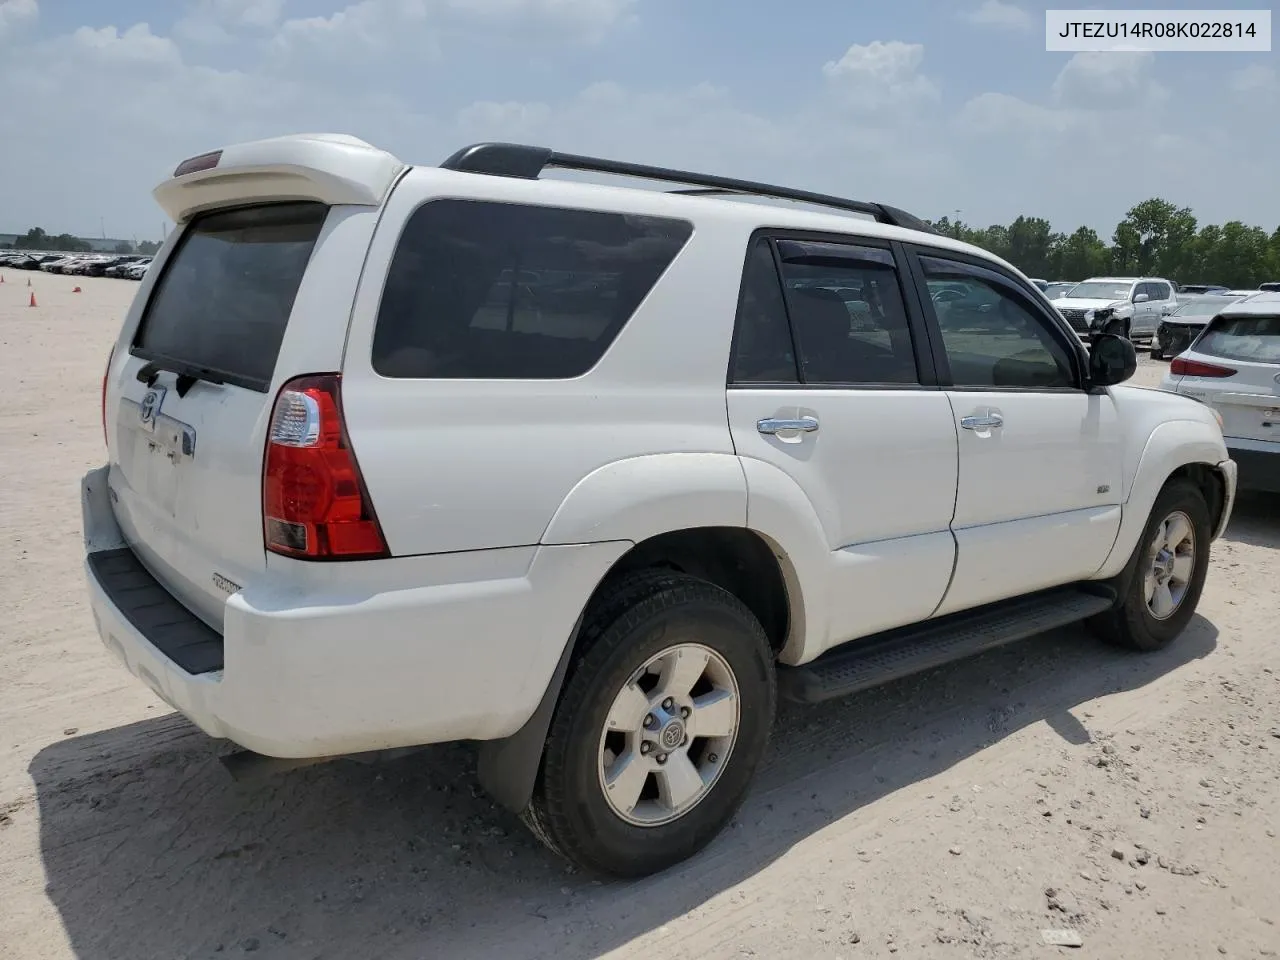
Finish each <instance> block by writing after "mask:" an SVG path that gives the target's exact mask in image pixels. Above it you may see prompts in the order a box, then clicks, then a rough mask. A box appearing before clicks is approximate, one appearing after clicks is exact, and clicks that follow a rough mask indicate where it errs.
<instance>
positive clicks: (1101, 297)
mask: <svg viewBox="0 0 1280 960" xmlns="http://www.w3.org/2000/svg"><path fill="white" fill-rule="evenodd" d="M1053 305H1054V306H1055V307H1057V308H1058V311H1059V312H1060V313H1061V314H1062V315H1063V316H1064V317H1065V318H1066V320H1067V322H1068V323H1069V324H1071V328H1072V329H1073V330H1075V331H1076V332H1077V333H1079V334H1081V335H1086V334H1089V333H1093V332H1096V331H1102V332H1104V333H1114V334H1118V335H1120V336H1123V337H1133V338H1134V339H1135V340H1137V339H1142V340H1149V339H1151V338H1152V337H1154V336H1155V332H1156V328H1157V327H1159V326H1160V321H1161V320H1163V319H1164V318H1165V317H1167V316H1168V315H1169V314H1171V313H1173V311H1174V310H1176V309H1178V295H1177V293H1176V292H1175V289H1174V286H1173V284H1172V283H1170V282H1169V281H1168V280H1162V279H1160V278H1159V277H1091V278H1090V279H1088V280H1083V281H1081V282H1080V283H1077V284H1076V285H1075V286H1074V287H1072V288H1071V289H1070V290H1068V291H1067V292H1066V294H1064V295H1063V296H1062V297H1060V298H1058V299H1057V300H1054V301H1053Z"/></svg>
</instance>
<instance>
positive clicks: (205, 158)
mask: <svg viewBox="0 0 1280 960" xmlns="http://www.w3.org/2000/svg"><path fill="white" fill-rule="evenodd" d="M221 159H222V151H221V150H211V151H209V152H208V153H202V154H200V156H198V157H188V158H187V159H186V160H183V161H182V162H181V163H180V164H178V166H177V167H176V168H175V169H174V171H173V175H174V176H175V177H184V176H186V175H187V174H188V173H196V172H197V171H200V170H212V169H213V168H214V167H216V166H217V165H218V161H219V160H221Z"/></svg>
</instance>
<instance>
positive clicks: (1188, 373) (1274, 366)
mask: <svg viewBox="0 0 1280 960" xmlns="http://www.w3.org/2000/svg"><path fill="white" fill-rule="evenodd" d="M1161 386H1162V387H1164V389H1166V390H1172V391H1174V392H1175V393H1180V394H1183V395H1184V396H1188V397H1195V398H1196V399H1197V400H1200V401H1202V402H1203V403H1205V404H1207V405H1209V406H1210V407H1212V408H1213V409H1215V410H1217V411H1218V414H1219V415H1220V416H1221V417H1222V423H1223V426H1222V431H1223V433H1224V434H1225V435H1226V443H1227V450H1228V452H1229V453H1230V454H1231V458H1232V459H1233V460H1235V461H1236V462H1237V463H1238V464H1239V473H1240V489H1242V490H1257V491H1262V492H1266V493H1280V293H1255V294H1253V295H1251V296H1249V297H1248V298H1246V299H1244V300H1238V301H1235V302H1228V303H1227V304H1226V305H1225V306H1224V307H1223V308H1222V309H1221V310H1219V311H1218V312H1217V314H1216V315H1215V316H1214V317H1212V318H1211V319H1210V320H1209V322H1208V323H1207V324H1206V325H1205V327H1204V329H1203V330H1202V331H1201V333H1200V335H1199V336H1198V337H1196V339H1195V340H1194V341H1193V342H1192V344H1191V346H1190V347H1188V348H1187V350H1186V352H1184V353H1183V354H1182V355H1181V356H1179V357H1177V358H1176V359H1174V361H1173V363H1171V364H1170V365H1169V373H1168V375H1166V377H1165V379H1164V383H1162V384H1161Z"/></svg>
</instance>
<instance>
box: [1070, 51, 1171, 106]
mask: <svg viewBox="0 0 1280 960" xmlns="http://www.w3.org/2000/svg"><path fill="white" fill-rule="evenodd" d="M1154 63H1155V54H1154V53H1121V52H1116V51H1106V52H1092V53H1077V54H1075V55H1074V56H1073V57H1072V58H1071V59H1070V60H1068V61H1067V64H1066V66H1064V67H1063V68H1062V71H1061V72H1060V73H1059V74H1058V76H1057V79H1055V80H1054V81H1053V88H1052V92H1053V96H1054V99H1055V100H1056V101H1057V102H1058V103H1060V104H1062V105H1064V106H1071V107H1086V108H1094V109H1099V110H1115V109H1123V108H1127V107H1132V106H1138V105H1143V104H1146V105H1150V104H1152V103H1155V102H1158V101H1162V100H1164V99H1166V97H1167V96H1168V93H1167V91H1166V90H1165V89H1164V88H1163V87H1162V86H1161V85H1160V84H1158V83H1156V81H1155V80H1153V79H1152V78H1151V76H1150V74H1151V68H1152V66H1153V65H1154Z"/></svg>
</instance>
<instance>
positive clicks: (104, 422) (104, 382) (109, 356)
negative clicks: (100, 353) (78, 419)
mask: <svg viewBox="0 0 1280 960" xmlns="http://www.w3.org/2000/svg"><path fill="white" fill-rule="evenodd" d="M115 356H116V347H115V344H112V345H111V352H110V353H108V354H107V368H106V369H105V370H103V371H102V442H103V443H104V444H106V445H107V446H110V445H111V442H110V440H109V439H108V438H107V379H108V378H109V377H110V376H111V361H112V360H114V359H115Z"/></svg>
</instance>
